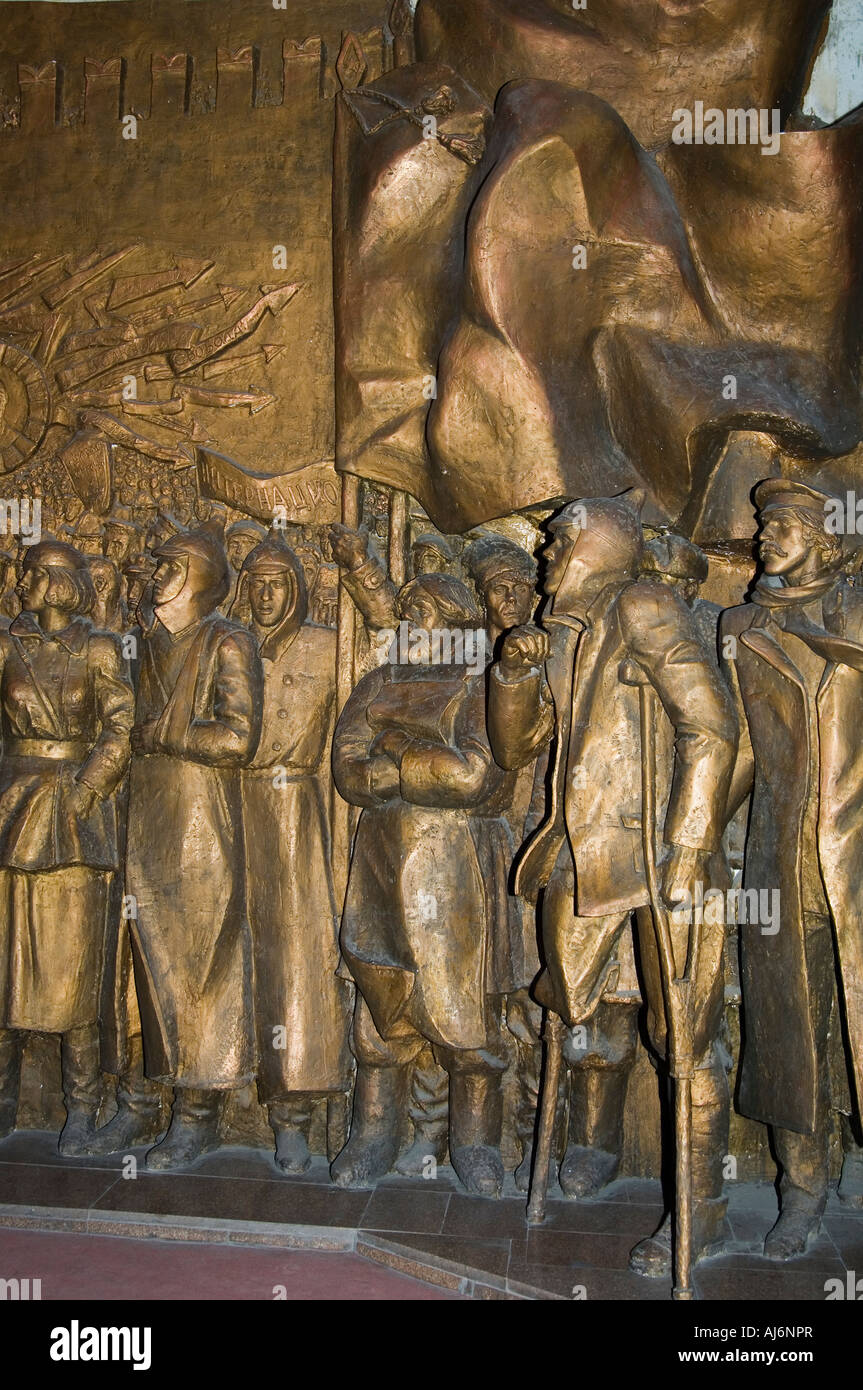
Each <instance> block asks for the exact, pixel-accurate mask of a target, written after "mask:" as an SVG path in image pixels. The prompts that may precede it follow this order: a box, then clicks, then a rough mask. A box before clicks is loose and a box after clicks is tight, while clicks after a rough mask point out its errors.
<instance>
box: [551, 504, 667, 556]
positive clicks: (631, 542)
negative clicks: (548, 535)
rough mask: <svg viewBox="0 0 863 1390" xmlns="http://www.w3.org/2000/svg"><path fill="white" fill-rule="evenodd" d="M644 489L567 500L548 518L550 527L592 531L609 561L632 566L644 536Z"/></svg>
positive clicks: (555, 529)
mask: <svg viewBox="0 0 863 1390" xmlns="http://www.w3.org/2000/svg"><path fill="white" fill-rule="evenodd" d="M644 500H645V493H644V490H643V489H642V488H635V487H631V488H627V489H626V491H625V492H620V493H618V494H617V496H615V497H579V498H576V499H575V500H573V501H572V502H567V504H566V506H565V507H562V508H561V510H560V511H559V512H557V513H556V514H555V515H554V516H553V517H552V518H551V519H550V521H549V523H548V527H549V530H552V531H558V530H561V529H567V528H569V527H577V528H578V529H579V530H580V531H585V532H587V531H589V532H590V534H591V535H592V536H594V537H595V538H597V539H598V540H599V541H600V542H601V543H602V546H603V549H604V550H605V551H607V554H608V560H609V563H610V564H611V565H612V566H617V565H620V566H621V567H623V568H629V567H631V566H632V565H634V564H636V563H637V562H638V560H639V559H640V557H641V552H642V548H643V545H644V535H643V532H642V530H641V509H642V507H643V506H644Z"/></svg>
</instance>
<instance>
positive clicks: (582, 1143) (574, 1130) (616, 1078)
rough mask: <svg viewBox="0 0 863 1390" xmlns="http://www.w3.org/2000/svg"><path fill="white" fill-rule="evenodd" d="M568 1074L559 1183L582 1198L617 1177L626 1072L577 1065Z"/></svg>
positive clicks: (627, 1075)
mask: <svg viewBox="0 0 863 1390" xmlns="http://www.w3.org/2000/svg"><path fill="white" fill-rule="evenodd" d="M571 1075H572V1090H571V1092H570V1100H569V1143H568V1144H567V1148H566V1153H565V1155H564V1159H563V1162H562V1163H561V1165H560V1185H561V1187H562V1188H563V1192H564V1196H566V1197H575V1198H580V1199H582V1200H583V1199H584V1198H585V1197H595V1196H596V1194H597V1193H598V1192H601V1191H602V1189H603V1188H604V1187H607V1186H608V1184H609V1183H611V1182H614V1180H615V1178H616V1177H617V1172H618V1169H619V1167H620V1149H621V1144H622V1140H623V1107H624V1103H625V1101H626V1088H627V1085H628V1083H629V1072H628V1070H627V1071H623V1072H621V1071H617V1070H611V1069H609V1068H597V1067H587V1066H579V1067H574V1068H573V1070H572V1073H571Z"/></svg>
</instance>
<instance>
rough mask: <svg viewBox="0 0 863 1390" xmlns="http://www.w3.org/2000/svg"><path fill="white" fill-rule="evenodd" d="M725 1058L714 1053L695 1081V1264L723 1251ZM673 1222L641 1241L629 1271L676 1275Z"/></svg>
mask: <svg viewBox="0 0 863 1390" xmlns="http://www.w3.org/2000/svg"><path fill="white" fill-rule="evenodd" d="M726 1060H727V1058H726V1056H725V1053H724V1051H723V1050H722V1049H720V1048H716V1049H714V1052H713V1059H712V1061H711V1063H710V1065H709V1066H707V1067H702V1068H701V1069H700V1070H698V1071H696V1072H695V1073H694V1075H693V1077H692V1083H691V1085H692V1263H693V1264H696V1263H697V1262H698V1260H703V1259H706V1258H708V1257H709V1256H711V1255H719V1254H720V1253H721V1252H722V1249H723V1245H724V1242H725V1238H726V1224H725V1212H726V1208H727V1206H728V1203H727V1201H726V1199H725V1197H724V1196H723V1185H724V1178H723V1174H722V1165H723V1158H724V1155H725V1154H726V1153H727V1151H728V1122H729V1118H730V1109H731V1097H730V1094H729V1090H728V1073H727V1071H726V1070H725V1064H726ZM672 1229H673V1222H672V1216H671V1213H670V1212H667V1213H666V1215H665V1217H664V1218H663V1220H662V1224H661V1225H660V1227H659V1230H658V1231H655V1232H654V1234H653V1235H652V1236H649V1237H648V1238H647V1240H641V1241H639V1243H638V1244H637V1245H636V1247H635V1249H634V1250H633V1251H632V1254H631V1255H630V1257H629V1267H630V1269H631V1270H633V1271H634V1272H635V1273H636V1274H642V1275H644V1277H645V1278H647V1279H668V1278H670V1277H671V1275H672V1264H673V1260H672V1239H671V1237H672Z"/></svg>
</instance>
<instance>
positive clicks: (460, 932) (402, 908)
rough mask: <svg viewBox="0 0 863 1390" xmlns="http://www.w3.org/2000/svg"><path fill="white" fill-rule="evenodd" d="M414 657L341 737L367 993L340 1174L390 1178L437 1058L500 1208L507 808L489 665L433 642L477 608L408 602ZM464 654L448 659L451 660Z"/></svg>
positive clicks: (347, 927)
mask: <svg viewBox="0 0 863 1390" xmlns="http://www.w3.org/2000/svg"><path fill="white" fill-rule="evenodd" d="M399 602H400V607H401V611H402V614H403V616H404V619H405V621H406V623H407V624H409V632H410V650H411V651H413V652H414V653H415V654H416V664H413V663H412V661H411V659H410V657H409V658H408V660H407V661H406V662H404V663H403V664H398V661H397V657H398V655H399V652H398V651H397V650H395V649H397V648H398V647H399V643H398V642H394V643H393V649H394V650H393V653H392V655H393V658H394V659H393V660H392V661H391V662H390V663H389V664H387V665H384V666H381V667H378V668H376V669H375V670H373V671H371V672H369V673H368V675H366V676H365V677H364V678H363V679H362V680H361V681H360V682H359V684H358V685H357V687H356V689H355V690H354V692H353V694H352V695H351V697H350V699H349V700H348V703H347V705H346V706H345V709H344V711H343V712H342V715H341V718H340V719H339V722H338V725H337V727H336V735H335V741H334V745H333V769H334V773H335V778H336V785H337V786H338V788H339V791H340V792H341V794H342V796H344V797H345V799H346V800H348V801H350V802H352V803H353V804H354V805H359V806H362V807H363V812H362V815H361V816H360V820H359V825H358V828H357V835H356V841H355V844H354V852H353V857H352V861H351V868H350V877H349V881H348V890H347V895H346V898H345V907H344V913H343V916H342V928H341V944H342V952H343V954H344V957H345V960H346V962H347V964H348V966H349V968H350V970H351V973H352V974H353V976H354V979H355V980H356V983H357V988H358V990H359V997H358V999H357V1005H356V1011H355V1015H354V1031H353V1045H354V1052H355V1054H356V1058H357V1066H358V1070H357V1082H356V1090H355V1094H354V1111H353V1121H352V1124H351V1132H350V1138H349V1140H348V1143H347V1145H346V1146H345V1148H344V1149H343V1150H342V1152H341V1153H340V1154H339V1155H338V1157H337V1158H336V1159H335V1161H334V1163H333V1164H332V1174H333V1178H334V1180H335V1181H336V1182H337V1183H338V1184H340V1185H341V1186H344V1187H351V1186H356V1187H360V1186H367V1185H369V1184H370V1183H372V1182H374V1181H375V1179H377V1178H379V1177H382V1176H383V1175H384V1174H385V1173H387V1172H388V1171H389V1169H390V1168H391V1167H392V1165H393V1162H394V1161H395V1158H396V1156H397V1153H398V1145H399V1137H400V1131H401V1126H402V1117H403V1115H404V1110H405V1106H406V1103H407V1091H408V1086H409V1083H410V1074H411V1064H412V1063H413V1062H414V1061H415V1060H416V1058H417V1057H418V1056H419V1055H420V1053H421V1052H422V1050H423V1047H424V1045H425V1043H430V1044H431V1045H432V1047H433V1048H434V1050H435V1053H436V1056H437V1058H438V1060H439V1061H440V1063H441V1064H442V1066H443V1067H444V1068H445V1069H446V1071H447V1072H448V1073H449V1078H450V1095H449V1107H450V1125H449V1149H450V1157H451V1160H452V1164H453V1167H454V1168H455V1171H456V1173H457V1175H458V1176H459V1178H460V1179H461V1181H462V1183H463V1184H464V1185H465V1187H466V1188H467V1189H468V1191H470V1192H474V1193H477V1194H480V1195H483V1196H499V1195H500V1191H501V1186H502V1182H503V1164H502V1160H501V1155H500V1134H501V1118H502V1116H501V1087H500V1082H501V1073H502V1072H503V1070H504V1069H505V1066H506V1060H505V1052H504V1049H503V1047H502V1041H501V1001H500V999H499V998H495V997H494V996H493V995H491V994H490V977H489V973H488V971H489V960H490V956H491V954H492V948H493V932H494V926H493V923H494V913H495V910H496V904H495V901H494V893H495V885H494V883H492V882H490V881H489V878H488V873H489V871H490V867H491V864H492V862H493V857H494V846H493V844H492V840H491V837H489V836H488V835H487V831H486V827H485V818H486V817H489V818H491V819H494V818H495V817H496V816H497V813H498V806H497V805H496V804H495V798H496V797H497V796H498V794H500V797H501V802H500V804H501V805H505V804H506V799H507V796H508V791H507V786H506V782H507V779H506V777H505V776H504V773H503V772H502V771H501V770H500V768H498V767H497V766H496V764H495V762H494V759H493V758H492V755H491V749H490V748H489V745H488V738H487V735H486V728H485V681H484V676H483V666H484V654H483V653H482V652H480V654H479V672H478V674H475V675H474V674H472V672H473V671H474V670H475V669H476V668H475V667H472V666H471V665H469V664H468V663H466V662H463V661H460V660H458V659H456V660H455V661H452V660H450V661H445V660H441V661H435V660H434V659H433V656H432V651H433V648H432V645H431V638H432V637H433V636H434V633H435V632H437V633H438V634H439V635H440V636H441V637H443V638H446V637H447V636H449V638H450V639H452V638H453V636H454V635H461V634H462V632H463V630H464V629H472V630H473V633H474V637H475V638H476V637H479V638H480V639H481V638H482V636H483V635H482V632H481V630H480V631H479V633H477V628H478V627H479V611H478V609H477V608H476V606H475V603H474V601H473V599H472V598H471V596H470V593H469V592H468V590H467V589H466V588H465V586H464V585H463V584H461V583H460V582H459V581H458V580H456V579H453V578H451V577H450V576H448V575H440V574H438V575H423V576H421V577H420V578H418V579H415V580H413V581H412V582H411V583H409V584H407V585H406V586H405V587H404V588H403V589H402V590H401V593H400V595H399ZM452 654H454V653H450V655H452Z"/></svg>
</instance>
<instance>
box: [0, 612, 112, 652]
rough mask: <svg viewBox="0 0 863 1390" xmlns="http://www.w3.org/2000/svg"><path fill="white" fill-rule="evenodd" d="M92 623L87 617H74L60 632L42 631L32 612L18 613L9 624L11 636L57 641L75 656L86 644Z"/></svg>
mask: <svg viewBox="0 0 863 1390" xmlns="http://www.w3.org/2000/svg"><path fill="white" fill-rule="evenodd" d="M92 626H93V625H92V623H91V622H90V621H89V619H87V618H83V617H80V616H78V617H75V618H73V619H72V621H71V622H70V623H69V626H68V627H65V628H63V631H62V632H44V631H43V629H42V628H41V627H40V626H39V622H38V620H37V618H36V616H35V614H33V613H26V612H25V613H19V614H18V616H17V618H15V619H14V620H13V622H12V623H11V624H10V627H9V632H10V633H11V635H12V636H13V637H36V638H38V639H39V640H40V641H42V642H59V644H60V646H61V647H65V648H66V650H67V651H68V652H71V653H72V654H73V655H75V656H77V655H78V654H79V653H80V652H81V651H82V650H83V648H84V647H85V646H86V644H87V638H88V637H89V635H90V632H91V631H92Z"/></svg>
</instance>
